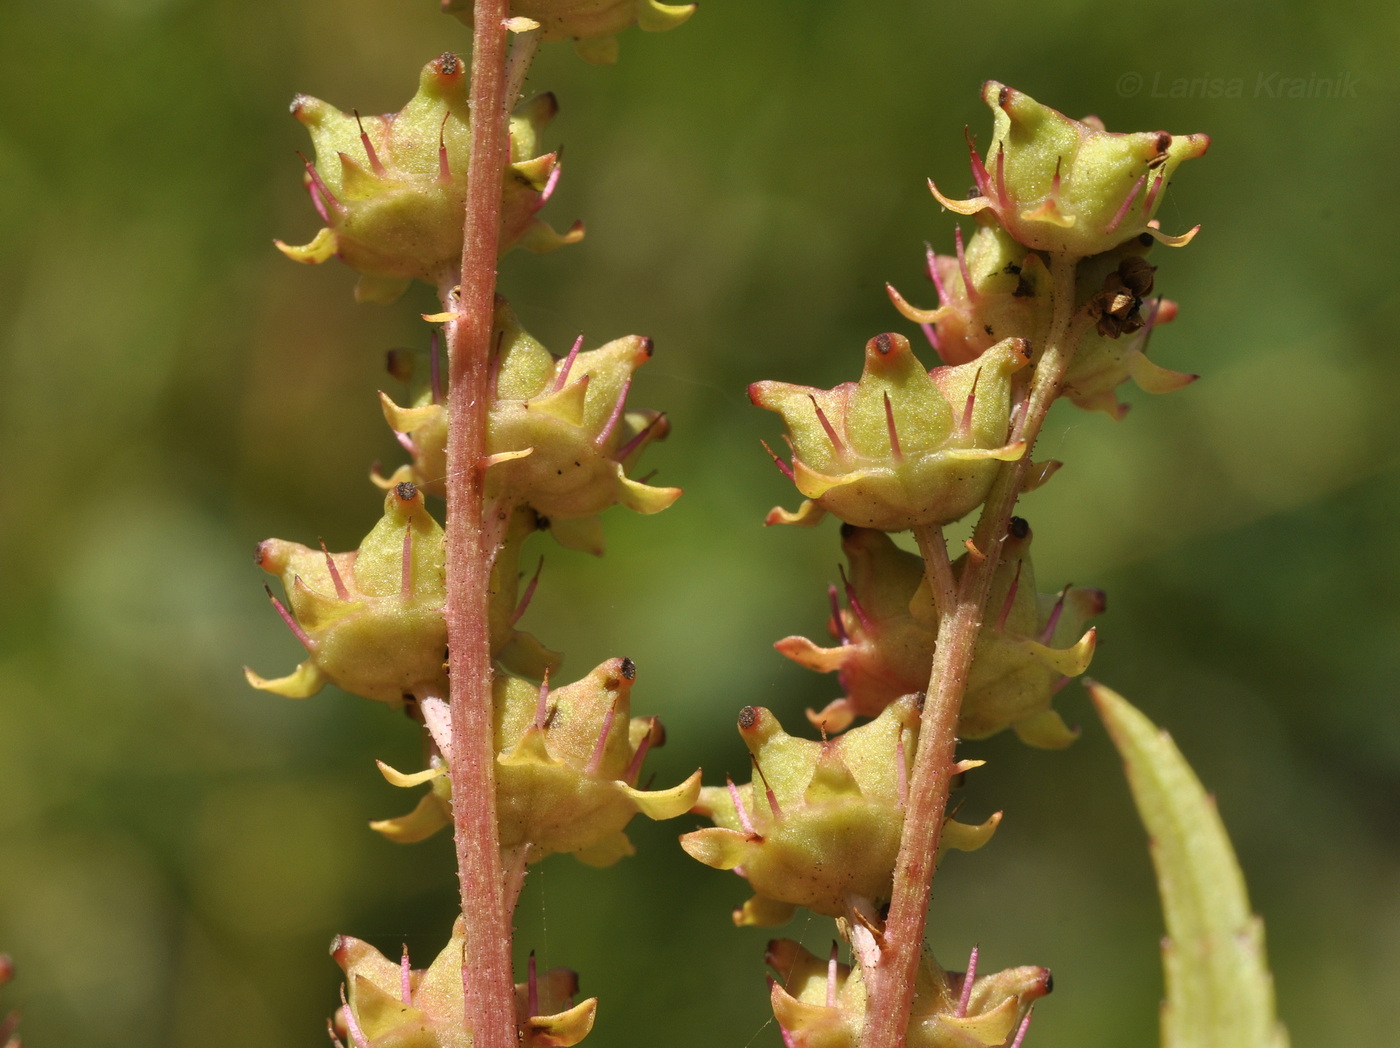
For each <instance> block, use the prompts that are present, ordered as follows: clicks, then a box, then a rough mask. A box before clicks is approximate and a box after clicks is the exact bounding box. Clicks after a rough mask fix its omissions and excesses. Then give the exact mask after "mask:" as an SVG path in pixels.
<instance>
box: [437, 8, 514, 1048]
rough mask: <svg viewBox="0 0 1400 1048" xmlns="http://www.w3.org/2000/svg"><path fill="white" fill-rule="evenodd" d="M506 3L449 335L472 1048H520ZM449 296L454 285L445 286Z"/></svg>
mask: <svg viewBox="0 0 1400 1048" xmlns="http://www.w3.org/2000/svg"><path fill="white" fill-rule="evenodd" d="M507 8H508V3H507V0H477V3H476V9H475V20H474V31H473V37H472V70H471V112H472V140H471V154H470V159H469V161H468V167H467V210H466V220H465V225H464V232H463V245H462V271H461V287H460V292H459V294H458V297H457V299H456V301H455V302H453V301H452V296H451V294H450V289H444V290H446V291H449V293H448V294H445V295H444V298H445V300H446V301H445V304H444V308H446V309H448V310H450V311H453V312H455V313H456V314H457V316H456V318H455V319H453V320H452V321H450V322H449V323H448V325H447V362H448V363H447V366H448V375H449V389H448V398H447V411H448V419H449V430H448V438H447V476H448V485H447V527H446V533H447V608H446V617H447V642H448V651H449V653H450V657H449V669H450V673H451V680H452V690H451V711H452V754H451V761H452V765H451V774H452V788H453V793H454V794H455V795H456V796H457V797H458V798H462V801H459V803H457V804H454V805H453V811H452V815H453V824H454V836H455V839H456V845H457V866H458V875H459V877H460V881H461V894H462V912H463V913H464V914H467V915H468V918H467V920H466V921H464V922H463V923H464V927H465V932H464V936H463V965H462V983H463V988H464V991H465V998H466V1006H465V1014H464V1020H465V1023H466V1027H467V1029H468V1030H470V1031H471V1034H472V1044H473V1048H517V1037H516V1029H515V1008H514V995H515V985H514V983H515V980H514V976H513V973H512V970H511V954H510V944H511V923H510V913H509V910H508V908H507V906H506V900H505V894H504V891H503V887H504V881H505V872H504V869H503V866H502V862H501V850H500V843H499V835H498V832H497V828H496V775H495V765H496V752H495V746H494V743H493V738H492V735H493V733H492V696H491V680H492V664H491V647H490V626H489V621H488V618H487V612H488V594H489V592H490V583H491V564H492V560H493V558H494V556H495V550H494V549H492V548H490V543H489V540H487V539H486V538H485V537H484V536H485V535H486V533H487V529H486V528H485V527H484V526H483V524H484V520H483V517H484V503H485V497H484V485H485V468H484V460H485V457H486V417H487V407H488V402H489V392H488V390H487V388H486V376H487V374H488V372H489V368H488V367H487V362H488V361H489V359H490V354H491V329H492V317H493V314H494V299H495V292H496V257H497V254H498V241H499V235H500V211H501V180H502V177H503V173H504V170H505V167H506V163H507V160H508V158H509V138H508V124H507V120H508V115H507V112H506V97H505V93H506V28H505V19H506V17H507V15H508V10H507ZM448 283H449V284H450V283H451V281H450V280H449V281H448Z"/></svg>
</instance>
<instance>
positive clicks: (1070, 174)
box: [934, 80, 1210, 258]
mask: <svg viewBox="0 0 1400 1048" xmlns="http://www.w3.org/2000/svg"><path fill="white" fill-rule="evenodd" d="M982 99H983V101H985V102H986V103H987V105H988V106H989V107H991V110H992V119H993V131H992V144H991V146H990V147H989V148H988V150H987V159H986V162H985V163H984V162H983V160H982V158H981V157H980V156H978V154H977V151H976V150H975V149H974V150H973V151H972V174H973V177H974V178H975V179H976V180H977V191H978V194H979V195H978V196H976V197H973V198H972V199H970V200H964V201H958V200H949V199H948V198H947V197H945V196H943V195H942V194H941V193H939V192H938V190H937V189H935V190H934V194H935V195H936V196H937V197H938V201H939V203H941V204H942V205H943V206H944V207H946V208H948V209H949V210H950V211H956V212H958V213H959V214H964V215H975V214H977V213H979V212H981V211H991V212H992V214H994V215H995V216H996V219H997V221H998V222H1000V223H1001V226H1002V228H1003V229H1005V230H1006V231H1007V232H1008V233H1010V234H1011V235H1012V236H1013V237H1015V238H1016V240H1017V241H1018V242H1020V243H1021V244H1024V245H1025V246H1026V247H1029V248H1034V249H1035V250H1037V251H1045V252H1050V253H1057V254H1064V255H1067V256H1070V257H1072V258H1085V257H1087V256H1089V255H1097V254H1101V253H1102V252H1104V251H1111V250H1113V249H1114V248H1115V247H1117V246H1118V245H1119V244H1122V243H1123V242H1124V241H1126V240H1131V239H1132V238H1133V237H1136V236H1138V235H1140V234H1142V233H1147V234H1149V235H1151V236H1154V237H1157V238H1158V239H1160V240H1162V241H1164V242H1166V243H1185V241H1186V240H1188V239H1190V234H1187V235H1186V236H1185V237H1166V236H1163V235H1162V234H1160V233H1159V232H1158V231H1157V226H1156V223H1155V222H1154V221H1153V218H1154V216H1155V215H1156V213H1157V208H1158V207H1159V206H1160V205H1161V202H1162V194H1163V191H1164V190H1165V189H1166V187H1167V182H1168V180H1169V179H1170V178H1171V176H1172V173H1173V172H1174V171H1175V170H1176V168H1177V166H1178V165H1179V164H1180V163H1181V162H1182V161H1183V160H1189V159H1191V158H1192V157H1198V156H1200V155H1201V154H1203V153H1204V152H1205V151H1206V148H1207V147H1208V146H1209V145H1210V139H1209V138H1208V137H1207V136H1205V135H1170V134H1168V133H1167V132H1165V131H1140V132H1135V133H1132V134H1117V133H1113V132H1109V131H1106V130H1104V125H1103V121H1101V120H1099V118H1098V117H1086V118H1085V119H1084V120H1071V119H1070V118H1069V117H1067V116H1065V115H1064V114H1063V113H1060V112H1058V111H1056V110H1054V109H1051V108H1050V107H1049V106H1046V105H1041V104H1040V103H1039V102H1037V101H1036V100H1035V99H1033V98H1031V97H1030V96H1029V95H1027V94H1025V93H1024V92H1021V91H1017V90H1016V89H1014V88H1010V87H1007V86H1006V85H1005V84H999V83H997V82H996V81H995V80H989V81H987V82H986V83H985V84H983V85H982Z"/></svg>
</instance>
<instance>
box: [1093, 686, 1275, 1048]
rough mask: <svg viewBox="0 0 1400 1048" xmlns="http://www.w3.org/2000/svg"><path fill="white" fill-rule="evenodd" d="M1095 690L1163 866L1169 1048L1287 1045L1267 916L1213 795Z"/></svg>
mask: <svg viewBox="0 0 1400 1048" xmlns="http://www.w3.org/2000/svg"><path fill="white" fill-rule="evenodd" d="M1089 694H1090V696H1091V697H1092V698H1093V700H1094V705H1095V706H1096V707H1097V708H1098V711H1099V716H1100V717H1101V718H1102V719H1103V722H1104V726H1105V727H1107V728H1108V733H1109V735H1110V736H1111V737H1112V739H1113V743H1114V745H1115V746H1116V747H1117V748H1118V752H1119V754H1120V755H1121V756H1122V758H1123V763H1124V766H1125V769H1126V771H1127V776H1128V786H1129V788H1130V789H1131V790H1132V794H1133V800H1134V802H1135V803H1136V805H1137V810H1138V815H1139V816H1140V817H1141V819H1142V823H1143V826H1145V827H1146V829H1147V834H1148V838H1149V844H1150V847H1151V851H1152V865H1153V867H1154V868H1155V869H1156V871H1157V887H1158V890H1159V891H1160V892H1161V896H1162V913H1163V916H1164V918H1165V920H1166V926H1167V935H1166V938H1164V939H1163V940H1162V967H1163V969H1164V974H1165V976H1166V986H1167V999H1166V1000H1165V1001H1164V1002H1163V1004H1162V1046H1163V1048H1287V1046H1288V1033H1287V1031H1286V1030H1285V1029H1284V1027H1283V1025H1282V1024H1281V1023H1280V1022H1279V1021H1278V1018H1277V1015H1276V1013H1275V1010H1274V982H1273V976H1272V975H1270V973H1269V966H1268V961H1267V959H1266V957H1265V955H1264V922H1263V921H1261V920H1260V919H1259V918H1258V917H1257V916H1255V915H1254V914H1253V913H1251V911H1250V908H1249V896H1248V893H1247V892H1246V890H1245V883H1244V875H1243V874H1242V873H1241V871H1240V866H1239V862H1238V861H1237V860H1236V858H1235V852H1234V849H1233V848H1232V847H1231V846H1230V838H1229V836H1228V835H1227V834H1226V832H1225V825H1224V823H1222V822H1221V820H1220V814H1219V812H1218V811H1217V810H1216V806H1215V799H1214V798H1213V797H1211V796H1210V795H1209V794H1207V793H1206V791H1205V788H1204V787H1203V786H1202V785H1201V781H1200V780H1199V779H1198V778H1197V777H1196V774H1195V772H1193V771H1192V770H1191V766H1190V765H1189V764H1188V763H1187V762H1186V758H1185V757H1183V756H1182V755H1181V751H1180V750H1178V749H1177V747H1176V744H1175V743H1174V742H1172V739H1171V736H1170V735H1168V734H1167V733H1166V732H1165V731H1163V730H1162V729H1160V728H1158V727H1157V726H1156V725H1155V724H1153V723H1152V722H1151V721H1150V720H1148V719H1147V717H1145V716H1143V714H1142V713H1141V712H1139V711H1138V710H1137V709H1136V708H1135V707H1134V706H1133V705H1132V704H1131V703H1129V702H1128V701H1127V700H1126V699H1124V698H1123V697H1122V696H1121V695H1118V694H1117V693H1116V692H1113V691H1111V690H1109V689H1108V688H1105V687H1104V686H1103V685H1101V684H1097V683H1090V684H1089Z"/></svg>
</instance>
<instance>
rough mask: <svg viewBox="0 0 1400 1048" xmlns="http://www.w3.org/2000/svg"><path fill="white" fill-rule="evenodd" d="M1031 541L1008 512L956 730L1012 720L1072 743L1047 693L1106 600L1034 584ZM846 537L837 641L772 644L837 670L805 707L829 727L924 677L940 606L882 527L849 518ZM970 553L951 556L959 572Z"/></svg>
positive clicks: (993, 727)
mask: <svg viewBox="0 0 1400 1048" xmlns="http://www.w3.org/2000/svg"><path fill="white" fill-rule="evenodd" d="M1030 543H1031V531H1030V527H1029V525H1027V524H1026V522H1025V521H1024V520H1021V519H1020V518H1013V519H1012V523H1011V531H1010V534H1008V536H1007V538H1006V540H1005V542H1004V543H1003V545H1002V554H1001V561H1000V563H999V564H998V565H997V570H996V574H995V575H994V576H993V578H992V586H991V593H990V599H989V602H988V617H987V621H986V622H985V623H983V626H982V630H981V632H980V633H979V634H978V637H977V646H976V648H975V649H974V652H973V657H972V669H971V671H970V673H969V675H968V682H967V691H966V693H965V694H964V697H963V705H962V713H961V716H960V717H959V720H958V735H959V736H960V737H962V738H967V739H980V738H985V737H986V736H988V735H994V734H996V733H997V732H999V731H1002V730H1004V729H1005V728H1013V729H1014V730H1015V731H1016V733H1017V734H1018V735H1019V736H1020V737H1021V738H1022V740H1023V741H1025V742H1027V743H1029V744H1031V745H1034V746H1042V747H1047V748H1052V749H1053V748H1059V747H1062V746H1066V745H1068V744H1069V743H1070V742H1071V741H1073V739H1074V737H1075V733H1074V732H1073V731H1071V730H1070V729H1069V728H1068V727H1067V726H1066V725H1065V723H1064V721H1063V720H1062V719H1061V718H1060V715H1059V714H1058V713H1056V712H1055V711H1054V710H1053V709H1052V708H1051V705H1050V703H1051V700H1052V699H1053V698H1054V695H1055V693H1056V691H1058V690H1059V688H1060V686H1061V685H1063V684H1064V682H1065V680H1066V679H1067V678H1069V677H1074V676H1078V675H1079V674H1081V673H1083V672H1084V671H1085V670H1086V669H1088V667H1089V660H1090V658H1091V657H1092V656H1093V652H1094V639H1095V633H1094V631H1093V630H1089V631H1087V632H1081V631H1083V630H1084V624H1085V622H1086V621H1087V620H1088V619H1090V618H1091V617H1093V616H1094V615H1097V614H1099V613H1100V612H1102V611H1103V609H1104V602H1105V598H1104V595H1103V592H1102V591H1101V590H1096V589H1090V588H1088V587H1084V586H1069V587H1066V588H1065V589H1063V590H1062V591H1060V592H1059V593H1056V594H1043V593H1037V592H1036V583H1035V569H1034V567H1033V566H1032V564H1031V558H1030ZM841 545H842V548H843V549H844V550H845V551H846V557H847V560H848V561H849V563H850V566H851V570H850V576H849V580H848V581H847V584H846V606H845V607H844V608H843V607H840V606H839V604H838V603H837V596H836V593H835V589H834V587H833V591H832V601H833V608H832V617H831V623H830V625H831V634H832V636H833V637H834V638H835V639H836V640H837V641H839V643H838V644H837V645H836V646H835V647H830V648H823V647H820V646H819V645H817V644H815V643H814V642H812V641H810V640H808V639H807V638H806V637H797V636H794V637H786V638H784V639H783V640H781V641H779V642H778V643H777V644H776V645H774V646H775V647H776V648H777V649H778V650H779V651H780V652H782V653H783V654H784V655H786V656H787V657H788V658H790V659H792V660H793V661H794V662H798V663H800V664H801V665H803V666H806V667H807V668H808V669H812V670H816V671H817V672H819V673H831V672H833V671H834V672H835V673H836V674H837V675H838V678H839V680H840V682H841V686H842V689H843V690H844V691H845V694H844V695H843V696H842V697H841V698H839V699H835V700H833V701H832V702H831V703H829V704H828V705H827V706H826V708H825V709H823V710H822V711H821V712H820V713H811V712H810V711H809V712H808V717H809V718H811V720H812V722H813V723H814V724H817V725H819V726H820V727H821V728H822V730H823V731H827V732H837V731H843V730H845V729H846V728H847V727H848V726H849V725H850V724H851V723H852V722H854V721H855V719H856V718H857V717H874V716H876V715H878V714H879V713H880V711H882V710H883V709H885V708H886V707H887V706H888V705H889V704H890V702H892V701H894V699H895V698H897V697H898V696H900V695H905V694H908V693H910V692H914V691H919V690H922V689H923V688H925V687H927V686H928V680H929V673H930V671H931V670H932V667H933V651H934V645H935V642H936V641H937V640H938V612H937V610H936V608H935V606H934V601H933V595H932V592H931V591H930V589H929V587H928V585H927V583H926V582H925V581H924V573H923V562H922V561H921V560H920V559H919V558H918V557H917V556H915V555H914V554H912V553H906V552H905V551H903V550H901V549H900V548H899V547H897V546H896V545H895V544H894V542H893V541H892V540H891V539H890V537H889V536H888V535H886V534H884V533H883V532H879V531H870V530H868V529H865V528H852V527H850V526H849V525H847V526H846V527H844V528H843V529H842V532H841ZM966 559H967V558H966V557H965V556H964V557H960V558H958V560H957V561H956V562H954V564H953V572H954V576H955V578H957V577H961V575H962V572H963V570H964V567H965V564H966ZM1056 645H1058V646H1056Z"/></svg>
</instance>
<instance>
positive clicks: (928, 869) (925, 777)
mask: <svg viewBox="0 0 1400 1048" xmlns="http://www.w3.org/2000/svg"><path fill="white" fill-rule="evenodd" d="M1076 265H1077V260H1076V259H1073V258H1067V257H1064V256H1060V255H1054V256H1051V275H1052V278H1053V283H1054V300H1053V309H1052V314H1051V321H1050V330H1049V334H1048V335H1047V337H1046V342H1045V347H1044V351H1043V352H1042V353H1041V357H1040V361H1039V362H1038V363H1037V365H1036V368H1035V374H1034V377H1033V379H1032V383H1031V390H1030V399H1029V401H1028V403H1027V405H1026V410H1025V412H1024V413H1023V414H1022V416H1021V419H1020V421H1019V425H1018V428H1019V432H1018V433H1016V434H1013V436H1016V437H1019V438H1020V439H1024V440H1025V441H1026V451H1025V453H1024V454H1023V455H1022V456H1021V457H1020V458H1019V459H1017V460H1016V461H1015V462H1007V463H1004V464H1003V465H1002V467H1001V469H1000V471H999V472H998V474H997V478H996V482H995V483H994V484H993V485H992V490H991V494H990V495H988V496H987V501H986V504H985V505H984V506H983V508H982V515H981V517H980V518H979V519H978V521H977V528H976V530H975V531H974V532H973V537H972V548H971V549H970V550H969V552H968V558H967V560H966V562H965V566H964V568H963V571H962V575H961V578H959V579H958V585H957V592H956V595H955V596H954V598H953V600H952V601H951V606H946V605H945V604H944V603H943V602H942V601H940V607H939V615H940V619H939V625H938V641H937V646H936V648H935V649H934V656H933V671H932V673H931V674H930V676H929V686H928V695H927V699H926V700H925V702H924V710H923V715H922V719H921V722H920V729H919V747H918V752H917V754H916V756H915V758H914V771H913V776H912V778H911V781H910V789H909V807H908V810H907V811H906V812H905V817H904V833H903V836H902V838H901V840H900V846H899V858H898V860H897V862H896V864H895V870H894V894H893V896H892V898H891V902H890V911H889V916H888V918H887V919H886V922H885V931H884V937H883V943H882V949H881V952H880V960H879V963H878V965H876V969H875V971H874V972H873V973H871V977H870V979H869V982H868V986H869V992H870V1000H869V1002H868V1005H867V1008H866V1013H865V1014H866V1025H865V1030H864V1032H863V1036H862V1038H861V1045H862V1048H902V1046H903V1044H904V1037H905V1031H906V1030H907V1029H908V1026H909V1012H910V1007H911V1005H912V1004H913V1001H914V980H915V976H916V975H917V973H918V968H919V960H920V957H921V956H922V953H923V946H924V924H925V921H926V919H927V917H928V904H929V895H930V892H931V890H932V887H933V875H934V871H935V869H936V867H937V856H938V842H939V838H940V837H941V836H942V832H943V820H944V813H945V812H946V810H947V807H948V789H949V785H950V783H951V781H952V778H953V775H954V774H955V771H956V769H955V763H956V762H955V760H954V750H955V748H956V746H957V727H958V717H959V715H960V713H961V711H962V702H963V694H964V693H965V692H966V690H967V677H968V671H969V670H970V668H971V666H972V653H973V648H974V647H975V645H976V643H977V634H978V632H979V631H980V630H981V628H982V620H983V617H984V615H985V612H986V606H987V595H988V593H989V591H990V589H991V583H992V573H993V572H994V571H995V570H996V566H997V561H998V560H999V559H1000V556H1001V544H1002V540H1003V539H1004V538H1005V537H1006V532H1007V527H1008V526H1009V524H1010V521H1011V514H1012V511H1013V510H1014V509H1015V507H1016V499H1017V498H1018V497H1019V495H1020V494H1021V489H1022V486H1023V485H1024V483H1025V477H1026V470H1027V469H1028V468H1029V466H1030V458H1031V450H1032V449H1033V448H1034V446H1035V441H1036V438H1037V437H1038V436H1039V435H1040V429H1041V426H1042V425H1043V424H1044V422H1045V416H1046V414H1047V413H1048V412H1049V410H1050V405H1051V404H1052V403H1054V400H1055V397H1056V396H1058V394H1059V392H1060V386H1061V384H1062V383H1063V381H1064V376H1065V371H1066V370H1067V368H1068V367H1069V362H1070V359H1071V358H1072V356H1073V353H1074V347H1075V346H1076V345H1077V343H1078V341H1079V337H1078V336H1079V333H1080V328H1079V326H1078V325H1077V324H1075V323H1074V320H1075V316H1074V274H1075V268H1076ZM914 535H915V538H916V539H917V540H918V543H919V548H920V550H921V551H922V552H923V554H924V560H925V571H926V572H927V573H928V576H929V582H930V584H931V585H932V586H933V587H934V592H935V593H940V592H945V593H946V592H947V589H946V587H947V586H948V575H947V574H945V569H944V568H943V564H942V562H946V560H947V552H946V551H947V547H946V545H944V539H943V534H942V530H941V529H940V528H937V527H924V528H916V529H915V531H914ZM937 546H942V547H943V549H942V551H940V550H938V549H937V548H936V547H937Z"/></svg>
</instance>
